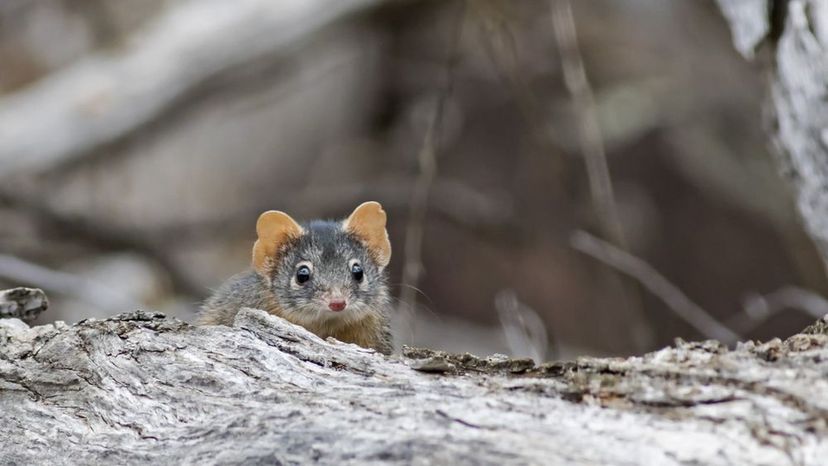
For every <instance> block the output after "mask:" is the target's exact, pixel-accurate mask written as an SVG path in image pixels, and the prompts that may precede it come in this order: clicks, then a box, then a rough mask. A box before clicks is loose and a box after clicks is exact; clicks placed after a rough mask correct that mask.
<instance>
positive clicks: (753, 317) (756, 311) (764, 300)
mask: <svg viewBox="0 0 828 466" xmlns="http://www.w3.org/2000/svg"><path fill="white" fill-rule="evenodd" d="M743 303H744V304H743V306H742V310H743V311H742V312H741V313H739V314H737V315H735V316H734V317H733V318H731V319H730V320H729V321H728V324H729V326H730V327H731V328H735V329H737V330H738V331H739V333H741V334H742V335H745V334H747V333H749V332H751V331H752V330H754V329H755V328H756V327H758V326H760V325H762V324H763V323H765V322H766V321H767V320H768V319H770V318H771V317H773V316H775V315H776V314H778V313H780V312H782V311H785V310H789V309H797V310H800V311H802V312H804V313H806V314H808V315H809V316H811V317H813V318H815V319H821V318H822V317H824V316H825V315H826V314H828V300H826V299H825V298H823V297H822V296H820V295H818V294H817V293H814V292H813V291H811V290H806V289H803V288H799V287H795V286H785V287H782V288H780V289H778V290H776V291H774V292H772V293H768V294H766V295H762V294H759V293H753V294H750V295H748V296H746V297H745V299H744V301H743Z"/></svg>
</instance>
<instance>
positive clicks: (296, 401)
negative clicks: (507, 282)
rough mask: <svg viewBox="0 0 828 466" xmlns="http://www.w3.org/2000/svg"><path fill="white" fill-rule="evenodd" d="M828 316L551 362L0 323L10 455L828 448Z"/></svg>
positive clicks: (289, 336)
mask: <svg viewBox="0 0 828 466" xmlns="http://www.w3.org/2000/svg"><path fill="white" fill-rule="evenodd" d="M827 373H828V323H826V322H825V321H824V320H823V321H819V322H818V323H817V324H815V325H813V326H812V327H809V328H808V329H806V331H804V332H803V333H801V334H797V335H794V336H792V337H790V338H788V339H787V340H785V341H782V340H779V339H776V340H772V341H769V342H766V343H761V344H759V343H752V342H747V343H740V344H738V345H737V346H736V348H735V349H728V348H727V347H725V346H723V345H722V344H720V343H718V342H715V341H706V342H699V343H687V342H682V341H678V342H677V343H676V345H675V346H673V347H668V348H664V349H662V350H660V351H656V352H654V353H649V354H646V355H644V356H640V357H631V358H627V359H624V358H607V359H601V358H580V359H578V360H576V361H570V362H551V363H544V364H540V365H536V364H534V363H533V362H532V361H531V360H521V359H518V360H515V359H509V358H507V357H505V356H492V357H489V358H478V357H474V356H471V355H468V354H466V355H458V354H446V353H442V352H437V351H432V350H426V349H414V348H406V349H404V350H403V354H402V355H399V356H395V357H391V358H388V357H384V356H382V355H379V354H377V353H374V352H373V351H371V350H367V349H363V348H359V347H357V346H354V345H349V344H344V343H340V342H337V341H334V340H328V341H323V340H321V339H320V338H318V337H316V336H315V335H313V334H311V333H309V332H307V331H306V330H304V329H303V328H301V327H297V326H294V325H292V324H290V323H288V322H286V321H284V320H282V319H279V318H277V317H273V316H270V315H267V314H265V313H264V312H262V311H258V310H252V309H245V310H242V311H241V312H240V313H239V314H238V317H237V318H236V320H235V324H234V326H233V327H221V326H217V327H195V326H192V325H190V324H188V323H185V322H182V321H180V320H176V319H171V318H166V317H165V316H163V315H162V314H158V313H153V312H144V311H138V312H131V313H126V314H121V315H118V316H115V317H112V318H109V319H106V320H95V319H89V320H85V321H82V322H79V323H78V324H76V325H72V326H69V325H66V324H63V323H60V322H58V323H55V324H50V325H43V326H37V327H29V326H27V325H26V324H24V323H23V322H21V321H20V320H17V319H2V320H0V426H2V427H0V429H2V432H3V435H0V463H2V464H35V463H37V464H101V463H111V464H192V463H198V464H212V463H221V464H241V463H244V464H260V463H267V464H305V463H311V462H314V463H319V464H337V465H341V464H368V463H383V464H385V463H399V464H412V463H413V464H432V463H433V464H659V465H669V464H688V463H693V464H740V465H749V464H750V465H752V464H756V465H782V464H801V465H810V464H813V465H816V464H823V463H824V458H826V457H828V442H826V440H825V439H826V433H828V424H827V422H828V401H826V400H828V379H826V374H827Z"/></svg>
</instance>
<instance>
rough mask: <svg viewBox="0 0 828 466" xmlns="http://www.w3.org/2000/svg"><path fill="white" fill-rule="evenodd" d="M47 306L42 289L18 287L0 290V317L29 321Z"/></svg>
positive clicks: (47, 301)
mask: <svg viewBox="0 0 828 466" xmlns="http://www.w3.org/2000/svg"><path fill="white" fill-rule="evenodd" d="M48 307H49V300H48V299H46V293H44V292H43V290H40V289H37V288H23V287H20V288H12V289H10V290H4V291H0V319H9V318H15V319H20V320H23V321H31V320H34V318H35V317H37V316H38V315H40V313H41V312H43V311H45V310H46V309H47V308H48Z"/></svg>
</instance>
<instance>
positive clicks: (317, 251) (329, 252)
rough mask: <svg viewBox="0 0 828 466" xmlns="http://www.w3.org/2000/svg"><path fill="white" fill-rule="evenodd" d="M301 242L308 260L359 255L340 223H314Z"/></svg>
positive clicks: (307, 227) (308, 228) (310, 225)
mask: <svg viewBox="0 0 828 466" xmlns="http://www.w3.org/2000/svg"><path fill="white" fill-rule="evenodd" d="M305 231H306V232H307V233H306V234H305V235H303V236H302V238H301V240H300V249H301V250H302V254H303V255H304V256H306V258H307V259H311V260H313V259H316V260H320V259H321V260H323V261H324V260H335V259H338V258H341V259H347V258H350V257H351V256H355V255H357V254H358V253H359V249H358V248H357V247H356V244H355V243H354V241H353V239H352V238H351V237H350V236H348V234H347V233H345V232H344V231H342V228H341V226H340V224H339V223H335V222H321V221H318V222H312V223H310V224H308V225H307V226H306V227H305Z"/></svg>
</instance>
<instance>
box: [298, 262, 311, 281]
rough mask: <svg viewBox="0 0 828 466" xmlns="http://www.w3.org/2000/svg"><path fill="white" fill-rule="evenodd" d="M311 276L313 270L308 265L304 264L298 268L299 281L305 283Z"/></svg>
mask: <svg viewBox="0 0 828 466" xmlns="http://www.w3.org/2000/svg"><path fill="white" fill-rule="evenodd" d="M310 278H311V270H310V268H309V267H308V266H307V265H303V266H301V267H299V268H298V269H296V281H297V282H298V283H305V282H306V281H308V280H310Z"/></svg>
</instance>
